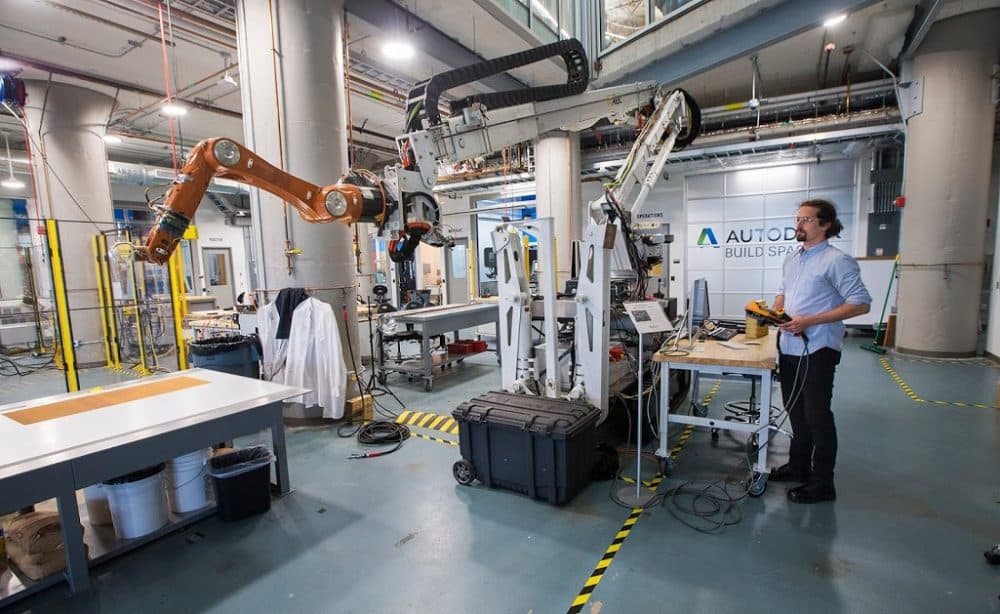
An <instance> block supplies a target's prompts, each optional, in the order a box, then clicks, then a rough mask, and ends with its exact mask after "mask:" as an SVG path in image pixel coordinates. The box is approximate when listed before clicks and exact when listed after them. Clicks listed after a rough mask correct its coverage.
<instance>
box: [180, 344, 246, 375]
mask: <svg viewBox="0 0 1000 614" xmlns="http://www.w3.org/2000/svg"><path fill="white" fill-rule="evenodd" d="M257 345H258V341H257V337H256V336H252V335H251V336H244V335H233V336H230V337H215V338H213V339H202V340H201V341H192V342H190V343H189V344H188V353H189V354H190V355H191V366H192V367H203V368H205V369H211V370H213V371H223V372H225V373H232V374H233V375H242V376H243V377H252V378H254V379H257V378H258V377H260V368H259V367H258V365H257V361H258V360H260V354H259V353H258V350H257Z"/></svg>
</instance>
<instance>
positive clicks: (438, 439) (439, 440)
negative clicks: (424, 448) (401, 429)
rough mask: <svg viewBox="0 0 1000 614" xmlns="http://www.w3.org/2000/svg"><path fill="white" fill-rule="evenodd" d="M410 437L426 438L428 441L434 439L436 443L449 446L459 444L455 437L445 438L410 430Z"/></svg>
mask: <svg viewBox="0 0 1000 614" xmlns="http://www.w3.org/2000/svg"><path fill="white" fill-rule="evenodd" d="M410 437H418V438H420V439H426V440H427V441H433V442H435V443H443V444H445V445H449V446H457V445H458V442H457V441H455V440H454V439H444V438H442V437H433V436H431V435H424V434H423V433H414V432H413V431H410Z"/></svg>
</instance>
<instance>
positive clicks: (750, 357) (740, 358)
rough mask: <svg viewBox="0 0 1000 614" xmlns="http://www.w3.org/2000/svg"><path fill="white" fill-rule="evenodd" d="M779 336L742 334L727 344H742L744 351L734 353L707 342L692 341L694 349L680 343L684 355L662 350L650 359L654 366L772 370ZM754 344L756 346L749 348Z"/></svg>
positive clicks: (774, 332) (718, 342) (773, 332)
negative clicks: (702, 366)
mask: <svg viewBox="0 0 1000 614" xmlns="http://www.w3.org/2000/svg"><path fill="white" fill-rule="evenodd" d="M777 338H778V334H777V332H776V331H775V330H774V329H772V330H771V331H770V332H769V333H768V335H767V337H761V338H760V339H749V340H748V339H747V338H746V337H745V336H743V335H742V334H739V335H736V336H735V337H733V338H732V339H730V340H729V342H730V343H741V344H743V345H746V346H747V347H746V348H744V349H740V350H734V349H732V348H727V347H725V346H723V345H721V342H720V341H716V340H714V339H711V338H709V339H707V340H705V341H695V343H694V347H693V348H688V343H687V340H682V341H681V343H680V348H679V349H680V350H683V351H685V352H687V354H684V355H670V354H669V353H666V352H663V351H662V350H661V351H659V352H656V353H655V354H654V355H653V360H655V361H657V362H674V363H679V364H688V365H712V366H717V367H745V368H750V369H773V368H774V365H775V361H776V360H777V356H778V349H777V347H776V345H775V344H776V343H777ZM748 344H756V345H748Z"/></svg>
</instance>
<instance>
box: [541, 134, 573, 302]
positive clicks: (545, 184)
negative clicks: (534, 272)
mask: <svg viewBox="0 0 1000 614" xmlns="http://www.w3.org/2000/svg"><path fill="white" fill-rule="evenodd" d="M535 197H536V199H537V203H538V217H551V218H554V220H555V229H556V268H557V271H556V288H557V289H559V290H561V289H563V288H565V287H566V280H567V279H569V278H570V272H571V270H572V264H571V261H570V258H571V255H572V246H573V241H574V240H578V239H580V237H581V236H582V235H581V232H582V230H581V228H580V218H581V215H582V209H583V205H582V204H581V203H580V134H579V133H577V132H550V133H548V134H544V135H542V136H540V137H538V138H537V139H536V140H535Z"/></svg>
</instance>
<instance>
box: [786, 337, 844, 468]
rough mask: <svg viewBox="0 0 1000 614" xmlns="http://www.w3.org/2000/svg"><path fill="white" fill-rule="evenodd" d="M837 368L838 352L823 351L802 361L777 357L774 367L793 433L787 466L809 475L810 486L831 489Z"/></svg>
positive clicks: (787, 357) (834, 459)
mask: <svg viewBox="0 0 1000 614" xmlns="http://www.w3.org/2000/svg"><path fill="white" fill-rule="evenodd" d="M838 364H840V352H838V351H837V350H834V349H831V348H823V349H820V350H817V351H815V352H813V353H812V354H809V355H808V356H804V357H799V356H794V355H789V354H781V355H780V358H779V365H778V367H779V371H780V378H781V396H782V398H783V399H784V402H785V410H786V411H787V412H788V418H789V420H791V422H792V431H793V437H792V447H791V450H790V451H789V453H788V462H789V464H791V466H792V467H793V468H794V469H795V470H796V471H809V472H811V475H812V477H811V481H812V482H817V483H819V484H822V485H831V486H832V485H833V466H834V464H836V462H837V425H836V424H835V423H834V421H833V411H831V409H830V400H831V398H832V397H833V374H834V371H836V369H837V365H838ZM796 374H798V376H797V377H796Z"/></svg>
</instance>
